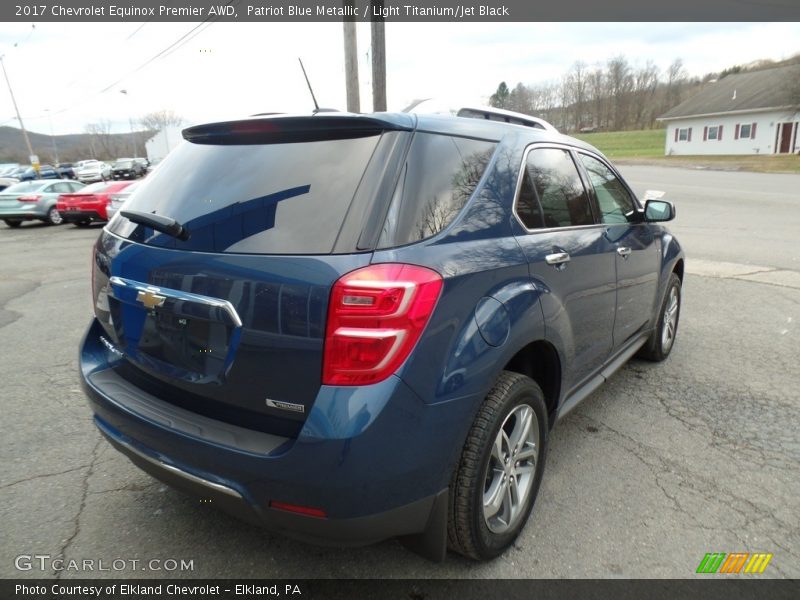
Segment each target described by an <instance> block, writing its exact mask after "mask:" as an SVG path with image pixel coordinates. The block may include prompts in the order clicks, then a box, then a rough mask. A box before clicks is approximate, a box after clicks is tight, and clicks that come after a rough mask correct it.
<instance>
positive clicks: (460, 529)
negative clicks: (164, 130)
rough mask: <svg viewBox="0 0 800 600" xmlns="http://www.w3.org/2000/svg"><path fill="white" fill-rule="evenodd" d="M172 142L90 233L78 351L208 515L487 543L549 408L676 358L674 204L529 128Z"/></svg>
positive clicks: (100, 391)
mask: <svg viewBox="0 0 800 600" xmlns="http://www.w3.org/2000/svg"><path fill="white" fill-rule="evenodd" d="M475 117H478V118H475ZM501 121H505V122H501ZM184 137H185V139H186V141H185V142H184V143H183V144H182V145H181V146H179V147H178V148H177V149H176V150H174V151H173V152H172V153H171V154H170V156H169V157H168V158H167V159H166V160H165V161H164V162H163V163H162V164H161V166H160V167H159V169H158V171H157V172H155V173H154V174H153V175H152V176H151V177H148V178H147V180H146V181H144V182H143V183H142V185H141V187H140V188H139V189H138V190H137V191H136V193H135V194H134V195H133V196H132V197H131V199H130V200H129V201H128V203H127V204H126V206H125V207H124V209H123V210H122V211H121V212H120V214H118V215H117V216H116V217H115V218H114V219H113V220H112V221H111V222H110V223H109V225H108V226H107V227H106V229H105V231H103V233H102V234H101V235H100V238H99V239H98V241H97V244H96V246H95V249H94V258H93V301H94V309H95V317H94V320H93V321H92V323H91V325H90V327H89V330H88V331H87V333H86V336H85V339H84V340H83V342H82V347H81V351H80V368H81V375H82V381H83V384H84V387H85V390H86V393H87V394H88V396H89V398H90V400H91V406H92V410H93V412H94V422H95V424H96V425H97V427H98V428H99V429H100V431H101V432H102V433H103V435H104V436H105V437H106V438H107V439H108V440H109V441H110V442H111V444H113V445H114V446H115V447H116V448H117V449H118V450H120V451H121V452H123V453H124V454H125V455H127V456H128V457H129V458H130V459H131V460H132V461H133V462H134V463H136V464H137V465H138V466H139V467H141V468H142V469H144V470H145V471H147V472H148V473H150V474H151V475H153V476H155V477H157V478H158V479H161V480H163V481H165V482H167V483H169V484H171V485H174V486H175V487H178V488H182V489H184V490H186V491H188V492H190V493H193V494H196V495H198V496H201V497H205V498H210V499H212V501H213V505H214V506H218V507H220V508H222V509H224V510H227V511H230V512H232V513H234V514H236V515H238V516H239V517H241V518H244V519H248V520H251V521H253V522H256V523H259V524H262V525H264V526H266V527H267V528H269V529H272V530H274V531H278V532H282V533H285V534H286V535H290V536H294V537H297V538H300V539H304V540H309V541H317V542H322V543H329V544H331V543H332V544H337V545H347V544H366V543H371V542H375V541H378V540H382V539H386V538H389V537H394V536H398V537H400V538H402V539H403V540H404V541H405V542H406V543H407V544H408V545H409V546H411V547H412V548H414V549H416V550H417V551H419V552H421V553H423V554H424V555H426V556H429V557H431V558H435V559H442V558H443V557H444V556H445V552H446V549H447V548H448V547H449V548H451V549H453V550H455V551H457V552H460V553H462V554H464V555H466V556H469V557H472V558H476V559H488V558H491V557H494V556H497V555H498V554H500V553H501V552H503V550H504V549H506V548H507V547H508V546H509V545H510V544H511V543H512V541H513V540H514V538H515V537H516V536H517V535H518V534H519V532H520V530H521V529H522V527H523V526H524V524H525V522H526V520H527V518H528V515H529V514H530V512H531V509H532V507H533V504H534V500H535V498H536V495H537V491H538V488H539V484H540V482H541V478H542V472H543V469H544V464H545V454H546V451H547V443H548V438H549V435H550V432H551V429H552V428H553V426H554V424H555V423H556V422H557V421H558V420H559V418H560V417H563V416H564V414H566V413H567V412H568V411H569V410H570V409H571V408H573V407H574V406H575V405H577V403H578V402H580V401H581V400H582V399H583V398H585V397H586V396H587V395H588V394H589V393H590V392H592V390H594V389H596V388H597V387H598V385H600V384H601V383H602V382H603V381H604V380H605V379H607V378H608V377H609V376H610V374H611V373H613V372H614V371H615V370H616V369H618V368H619V367H620V366H621V365H622V364H624V363H625V361H627V360H628V359H629V358H630V357H631V356H633V355H634V354H636V353H637V352H638V353H639V355H641V356H644V357H646V358H649V359H652V360H662V359H664V358H666V357H667V355H668V354H669V353H670V350H671V348H672V346H673V343H674V340H675V334H676V328H677V325H678V317H679V310H680V300H681V281H682V279H683V264H684V258H683V253H682V251H681V248H680V246H679V245H678V242H677V241H676V240H675V238H674V237H673V236H672V235H671V234H670V233H669V231H668V230H667V229H665V228H664V227H663V226H662V225H661V224H659V222H662V221H668V220H670V219H672V218H673V216H674V209H673V207H672V205H671V204H670V203H668V202H663V201H656V200H649V201H647V202H646V203H645V205H644V206H642V205H640V203H639V201H638V200H637V199H636V197H635V196H634V194H633V193H632V192H631V190H630V188H629V187H628V185H627V184H626V183H625V182H624V180H623V179H622V178H621V177H620V175H619V173H618V172H617V171H616V170H615V169H614V167H613V166H612V165H611V164H610V163H609V162H608V160H606V158H604V157H603V155H602V154H600V153H599V152H598V151H597V150H596V149H594V148H593V147H591V146H589V145H587V144H585V143H583V142H580V141H578V140H575V139H572V138H570V137H566V136H563V135H560V134H559V133H558V132H556V131H555V130H554V129H553V128H552V127H551V126H550V125H548V124H547V123H545V122H540V121H537V120H535V119H528V120H526V119H523V118H521V117H520V118H516V117H514V116H513V114H512V115H510V116H509V115H508V114H507V113H500V114H497V113H490V112H482V111H481V110H477V109H471V110H463V111H462V112H461V113H460V116H422V115H410V114H372V115H351V114H341V113H328V114H318V115H314V116H302V117H292V116H272V117H255V118H250V119H245V120H240V121H232V122H223V123H214V124H209V125H201V126H196V127H190V128H189V129H186V130H185V131H184Z"/></svg>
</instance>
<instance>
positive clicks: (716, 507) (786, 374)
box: [0, 166, 800, 578]
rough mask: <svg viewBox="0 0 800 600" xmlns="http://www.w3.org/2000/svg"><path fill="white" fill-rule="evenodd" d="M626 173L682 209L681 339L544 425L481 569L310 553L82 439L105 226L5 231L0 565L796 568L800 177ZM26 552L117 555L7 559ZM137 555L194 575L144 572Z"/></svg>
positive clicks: (454, 562) (294, 572) (367, 573)
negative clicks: (753, 564) (93, 264)
mask: <svg viewBox="0 0 800 600" xmlns="http://www.w3.org/2000/svg"><path fill="white" fill-rule="evenodd" d="M622 171H623V174H625V175H626V177H627V178H628V180H629V182H630V183H631V184H632V185H633V187H634V188H635V189H636V191H637V192H639V193H641V192H643V191H644V190H645V189H661V190H665V191H667V192H668V195H667V197H668V198H669V199H672V200H673V201H674V202H676V204H677V207H678V218H677V220H676V221H675V222H674V223H673V224H671V229H672V230H673V231H674V232H675V233H676V234H677V235H678V236H679V237H680V239H681V242H682V243H683V245H684V247H685V249H686V252H687V257H688V260H687V275H686V278H685V283H684V304H683V309H682V314H681V323H680V329H679V335H678V340H677V343H676V346H675V348H674V350H673V353H672V356H671V357H670V359H669V360H668V361H666V362H665V363H662V364H652V363H646V362H643V361H638V360H634V361H632V362H631V363H629V364H628V365H627V366H626V367H624V368H623V369H622V370H621V371H619V372H618V373H617V374H616V375H615V376H614V377H613V378H612V379H611V380H610V381H609V382H608V383H607V384H606V385H605V386H603V387H602V388H601V389H600V390H598V391H597V392H596V393H595V394H593V395H592V396H591V397H590V398H589V399H588V400H587V401H586V402H584V403H583V404H582V405H581V406H580V407H579V408H578V409H576V410H575V411H573V412H572V413H571V414H570V415H569V416H568V417H567V418H566V419H565V420H564V421H562V422H561V423H560V424H559V425H558V427H557V428H556V429H555V431H554V433H553V435H552V437H551V448H550V453H549V456H548V465H547V469H546V472H545V477H544V481H543V484H542V488H541V492H540V495H539V500H538V502H537V505H536V507H535V509H534V515H533V518H532V519H531V521H530V522H529V523H528V525H527V527H526V528H525V530H524V531H523V533H522V535H521V536H520V537H519V539H518V541H517V543H516V545H515V546H514V548H513V549H511V550H510V551H509V552H507V553H506V554H505V555H504V556H502V557H501V558H499V559H497V560H494V561H492V562H489V563H485V564H477V563H473V562H471V561H468V560H464V559H462V558H460V557H458V556H455V555H449V556H448V558H447V560H446V561H445V562H444V563H441V564H434V563H431V562H428V561H426V560H424V559H422V558H420V557H418V556H416V555H414V554H412V553H411V552H409V551H407V550H405V549H404V548H403V547H402V546H401V545H400V544H399V543H398V542H396V541H387V542H384V543H381V544H378V545H375V546H372V547H368V548H357V549H330V548H318V547H314V546H308V545H305V544H301V543H298V542H294V541H291V540H287V539H284V538H282V537H279V536H273V535H270V534H268V533H265V532H263V531H260V530H258V529H256V528H253V527H252V526H250V525H247V524H245V523H242V522H239V521H236V520H235V519H233V518H231V517H228V516H226V515H224V514H222V513H219V512H217V511H215V510H214V509H213V508H211V507H209V506H207V505H201V504H200V503H198V502H197V501H195V500H192V499H190V498H188V497H186V496H183V495H181V494H180V493H178V492H176V491H173V490H171V489H168V488H166V487H165V486H163V485H161V484H160V483H158V482H156V481H155V480H153V479H151V478H150V477H149V476H147V475H145V474H144V473H142V472H140V471H139V470H138V469H136V468H135V467H134V466H133V465H132V464H131V463H129V462H128V460H127V459H125V458H124V457H122V456H121V455H120V454H118V453H117V452H116V451H114V450H113V449H112V448H111V447H110V446H109V445H108V444H107V443H106V442H105V441H104V440H102V439H101V438H100V436H99V434H98V433H97V432H96V431H95V429H94V426H93V425H92V423H91V415H90V411H89V409H88V406H87V403H86V401H85V400H84V397H83V394H82V392H81V390H80V387H79V384H78V380H77V364H76V353H77V346H78V342H79V339H80V336H81V335H82V333H83V330H84V328H85V327H86V325H87V324H88V321H89V318H90V314H91V303H90V299H89V293H90V283H89V270H90V248H91V245H92V242H93V240H94V239H95V238H96V236H97V234H98V233H99V228H96V227H93V228H91V229H88V230H87V229H76V228H73V227H71V226H62V227H46V226H42V225H39V224H25V225H23V227H21V228H20V229H18V230H11V229H8V228H5V227H3V226H2V225H0V398H1V400H0V402H1V403H2V404H1V406H2V436H0V469H1V470H0V500H2V502H0V537H1V538H2V539H3V540H4V542H3V543H2V545H0V577H6V578H9V577H61V578H73V577H109V576H117V577H119V576H121V577H142V576H146V577H258V578H293V577H330V578H339V577H356V578H359V577H414V578H417V577H419V578H436V577H453V578H483V577H486V578H499V577H509V578H514V577H592V578H594V577H633V578H640V577H644V578H648V577H662V578H683V577H694V576H695V574H694V572H695V569H696V568H697V565H698V564H699V562H700V560H701V559H702V558H703V556H704V555H705V553H707V552H771V553H773V554H774V558H773V559H772V561H771V562H770V564H769V566H768V567H767V569H766V571H765V573H764V575H763V577H793V578H797V577H800V434H799V433H798V432H800V392H799V391H798V387H800V368H799V367H798V364H800V362H799V360H798V359H799V358H800V331H799V330H798V321H800V244H798V243H797V233H798V232H800V216H798V215H800V191H799V190H800V176H796V175H794V176H793V175H760V174H750V173H735V172H732V173H729V172H719V171H695V170H687V169H676V168H657V167H640V166H629V167H625V166H623V167H622ZM35 554H36V555H49V556H50V557H52V558H60V557H63V558H65V559H67V561H69V560H71V559H75V560H81V561H82V560H84V559H93V560H94V561H98V560H101V559H102V560H103V561H105V563H106V564H109V563H111V561H113V560H115V559H123V560H124V561H125V562H126V566H125V567H124V568H123V570H121V571H113V570H112V571H106V572H98V571H81V572H77V571H69V570H68V571H58V572H57V571H54V570H53V569H52V568H50V565H49V563H48V565H47V568H45V569H44V570H43V571H41V570H39V569H38V565H36V564H34V567H35V568H34V569H32V570H29V571H18V570H17V569H16V568H15V558H16V557H17V556H19V555H35ZM151 559H158V560H161V561H164V560H166V559H175V560H178V561H180V560H181V559H183V560H191V561H193V570H190V571H182V572H175V571H166V570H161V571H142V570H141V564H142V563H145V562H147V561H149V560H151ZM132 560H139V561H142V563H139V566H138V567H137V568H133V567H132V566H130V561H132ZM95 564H97V563H96V562H95ZM161 564H163V562H162V563H161Z"/></svg>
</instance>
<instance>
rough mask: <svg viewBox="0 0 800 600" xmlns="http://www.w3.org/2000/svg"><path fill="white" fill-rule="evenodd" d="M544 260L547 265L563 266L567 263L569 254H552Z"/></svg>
mask: <svg viewBox="0 0 800 600" xmlns="http://www.w3.org/2000/svg"><path fill="white" fill-rule="evenodd" d="M544 260H545V262H546V263H547V264H548V265H563V264H564V263H568V262H569V252H556V253H554V254H548V255H547V256H545V257H544Z"/></svg>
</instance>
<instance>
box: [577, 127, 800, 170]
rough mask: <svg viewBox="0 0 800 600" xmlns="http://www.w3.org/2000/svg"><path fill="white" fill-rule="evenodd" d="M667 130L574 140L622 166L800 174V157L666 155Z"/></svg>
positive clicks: (591, 135)
mask: <svg viewBox="0 0 800 600" xmlns="http://www.w3.org/2000/svg"><path fill="white" fill-rule="evenodd" d="M664 135H665V134H664V130H663V129H645V130H642V131H612V132H600V133H581V134H577V135H575V136H574V137H576V138H578V139H581V140H583V141H585V142H587V143H589V144H592V145H593V146H595V147H596V148H597V149H599V150H600V151H601V152H602V153H603V154H605V155H606V156H608V157H609V158H611V159H613V160H614V161H616V162H619V163H621V164H647V165H661V166H672V167H687V168H695V169H720V170H726V171H755V172H758V173H800V156H798V155H796V154H761V155H758V154H753V155H746V156H664V144H665V141H666V140H665V139H664Z"/></svg>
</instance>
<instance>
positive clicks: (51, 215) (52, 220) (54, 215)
mask: <svg viewBox="0 0 800 600" xmlns="http://www.w3.org/2000/svg"><path fill="white" fill-rule="evenodd" d="M45 222H46V223H47V224H48V225H61V223H63V222H64V218H63V217H62V216H61V213H60V212H58V209H57V208H56V207H55V206H53V207H52V208H51V209H50V210H48V211H47V217H45Z"/></svg>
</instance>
